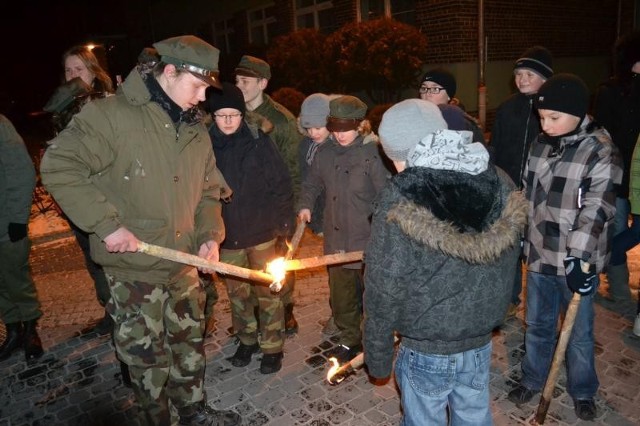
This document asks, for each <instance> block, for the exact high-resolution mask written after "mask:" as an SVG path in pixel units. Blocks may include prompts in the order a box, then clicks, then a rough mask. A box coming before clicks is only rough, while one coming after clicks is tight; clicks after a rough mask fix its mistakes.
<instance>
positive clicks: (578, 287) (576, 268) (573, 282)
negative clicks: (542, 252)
mask: <svg viewBox="0 0 640 426" xmlns="http://www.w3.org/2000/svg"><path fill="white" fill-rule="evenodd" d="M582 265H588V264H587V263H586V262H584V261H582V260H580V259H578V258H576V257H573V256H569V257H567V258H565V259H564V268H565V274H566V276H567V285H568V286H569V289H571V291H572V292H574V293H578V294H580V295H581V296H588V295H590V294H591V293H593V292H594V291H595V290H596V271H595V269H596V268H595V265H590V266H589V270H588V271H587V272H584V271H583V270H582Z"/></svg>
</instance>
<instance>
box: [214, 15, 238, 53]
mask: <svg viewBox="0 0 640 426" xmlns="http://www.w3.org/2000/svg"><path fill="white" fill-rule="evenodd" d="M234 43H235V31H234V30H233V24H232V22H231V19H222V20H220V21H216V22H214V23H213V44H214V45H215V46H216V47H217V48H218V49H220V50H221V51H222V52H224V53H231V52H232V49H233V46H234Z"/></svg>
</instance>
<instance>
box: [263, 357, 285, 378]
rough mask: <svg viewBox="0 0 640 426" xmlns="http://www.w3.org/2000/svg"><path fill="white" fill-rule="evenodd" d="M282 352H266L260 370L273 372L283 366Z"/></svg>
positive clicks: (267, 372)
mask: <svg viewBox="0 0 640 426" xmlns="http://www.w3.org/2000/svg"><path fill="white" fill-rule="evenodd" d="M282 358H283V355H282V352H278V353H275V354H264V355H263V356H262V361H261V362H260V372H261V373H262V374H273V373H277V372H278V371H280V369H281V368H282Z"/></svg>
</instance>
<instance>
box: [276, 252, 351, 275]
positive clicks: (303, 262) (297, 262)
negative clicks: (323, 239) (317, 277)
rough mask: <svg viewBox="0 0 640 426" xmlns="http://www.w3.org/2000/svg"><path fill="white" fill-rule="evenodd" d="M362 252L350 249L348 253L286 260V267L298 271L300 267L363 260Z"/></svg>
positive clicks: (288, 269)
mask: <svg viewBox="0 0 640 426" xmlns="http://www.w3.org/2000/svg"><path fill="white" fill-rule="evenodd" d="M362 254H363V252H362V251H350V252H347V253H335V254H327V255H324V256H316V257H307V258H304V259H292V260H287V261H285V262H284V269H285V270H287V271H298V270H300V269H308V268H316V267H318V266H326V265H337V264H340V263H353V262H358V261H360V260H362Z"/></svg>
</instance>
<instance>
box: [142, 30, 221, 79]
mask: <svg viewBox="0 0 640 426" xmlns="http://www.w3.org/2000/svg"><path fill="white" fill-rule="evenodd" d="M153 47H155V48H156V50H157V51H158V54H159V55H160V60H161V61H162V62H165V63H167V64H172V65H175V66H176V67H178V68H181V69H184V70H187V71H189V72H190V73H191V74H192V75H194V76H195V77H197V78H199V79H200V80H202V81H204V82H205V83H207V84H209V85H211V86H213V87H217V88H221V87H222V86H221V84H220V79H219V77H218V74H219V71H218V58H219V57H220V51H219V50H218V49H216V48H215V47H213V46H212V45H210V44H209V43H207V42H206V41H204V40H202V39H200V38H198V37H196V36H192V35H183V36H178V37H171V38H168V39H166V40H162V41H159V42H157V43H154V44H153Z"/></svg>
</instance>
